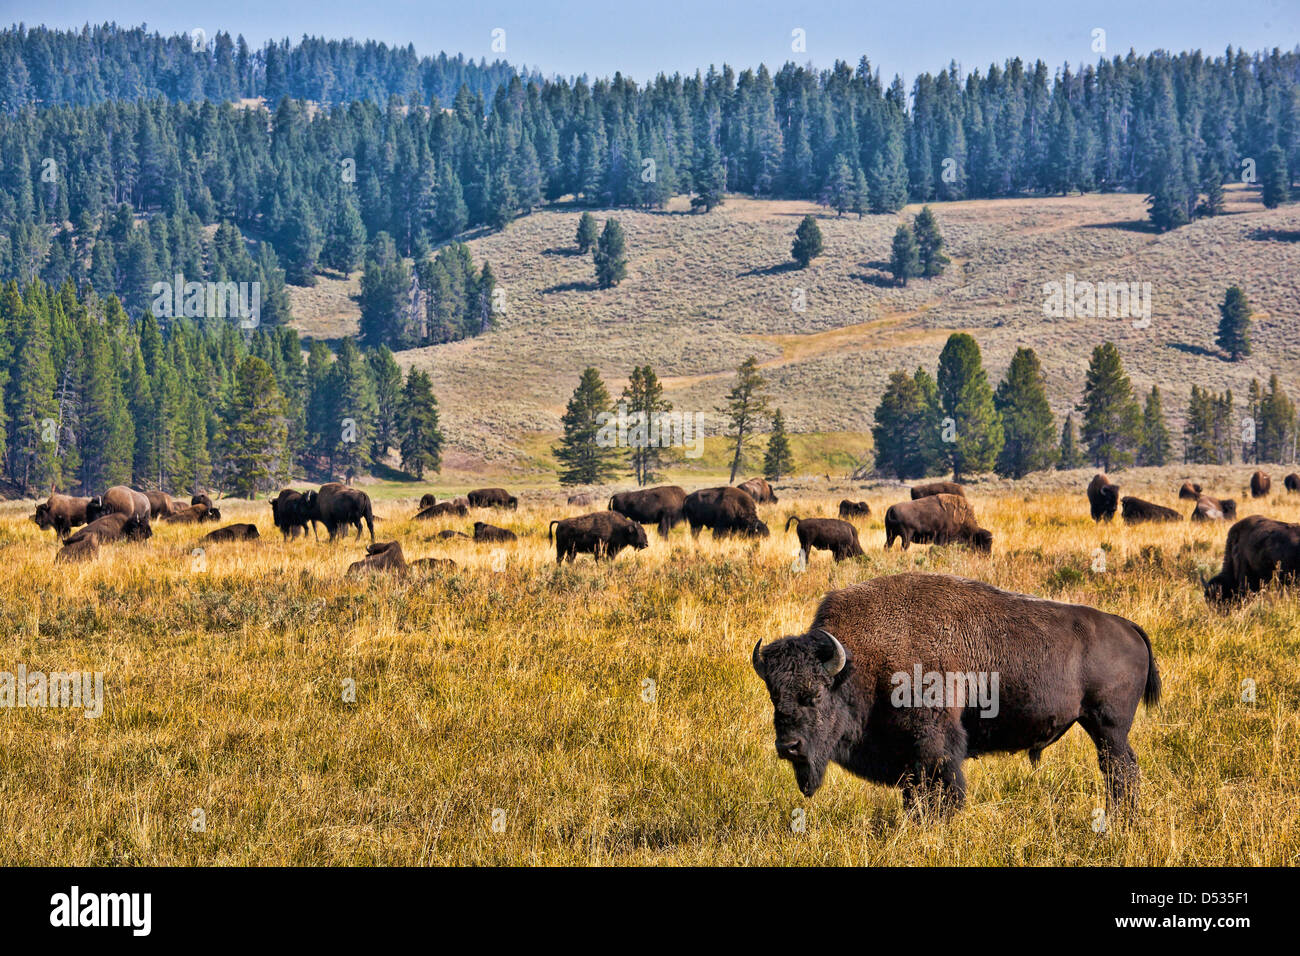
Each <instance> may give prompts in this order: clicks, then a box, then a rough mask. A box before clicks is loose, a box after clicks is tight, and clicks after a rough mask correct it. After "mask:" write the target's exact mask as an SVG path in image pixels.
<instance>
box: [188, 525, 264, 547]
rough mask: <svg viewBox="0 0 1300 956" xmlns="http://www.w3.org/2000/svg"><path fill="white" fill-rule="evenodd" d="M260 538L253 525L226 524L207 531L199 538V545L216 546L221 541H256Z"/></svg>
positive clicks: (255, 526)
mask: <svg viewBox="0 0 1300 956" xmlns="http://www.w3.org/2000/svg"><path fill="white" fill-rule="evenodd" d="M260 537H261V534H260V533H259V532H258V530H257V525H255V524H228V525H226V526H225V527H224V528H218V529H217V530H216V531H209V532H208V533H207V534H205V535H204V536H203V537H201V538H199V543H200V544H218V543H220V542H223V541H256V540H257V539H258V538H260Z"/></svg>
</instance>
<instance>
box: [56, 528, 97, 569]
mask: <svg viewBox="0 0 1300 956" xmlns="http://www.w3.org/2000/svg"><path fill="white" fill-rule="evenodd" d="M98 556H99V535H97V534H89V535H87V536H86V537H84V538H81V539H80V540H77V541H73V542H72V543H71V544H65V545H64V546H63V547H61V548H59V552H58V554H56V555H55V556H54V563H55V564H68V563H70V562H73V561H89V560H91V559H92V558H96V557H98Z"/></svg>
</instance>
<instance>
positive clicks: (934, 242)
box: [912, 206, 949, 279]
mask: <svg viewBox="0 0 1300 956" xmlns="http://www.w3.org/2000/svg"><path fill="white" fill-rule="evenodd" d="M912 232H913V233H914V235H915V237H916V248H917V255H918V257H919V259H920V263H921V275H922V276H924V277H925V278H927V279H931V278H933V277H934V276H937V275H942V274H943V270H944V268H945V267H946V266H947V265H948V262H949V259H948V257H947V256H945V255H944V254H943V236H942V235H941V234H940V232H939V223H938V221H937V220H936V219H935V218H934V213H933V212H931V211H930V207H929V206H925V207H924V208H922V210H921V211H920V212H919V213H917V214H916V219H915V220H913V222H912Z"/></svg>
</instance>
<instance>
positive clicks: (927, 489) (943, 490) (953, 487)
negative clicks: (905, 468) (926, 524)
mask: <svg viewBox="0 0 1300 956" xmlns="http://www.w3.org/2000/svg"><path fill="white" fill-rule="evenodd" d="M933 495H957V496H958V497H960V498H965V497H966V489H965V488H963V487H962V486H961V485H959V484H957V482H955V481H932V482H930V483H929V484H926V485H916V486H915V487H913V488H912V500H913V501H915V500H916V499H917V498H929V497H931V496H933Z"/></svg>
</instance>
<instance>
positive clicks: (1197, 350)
mask: <svg viewBox="0 0 1300 956" xmlns="http://www.w3.org/2000/svg"><path fill="white" fill-rule="evenodd" d="M1167 344H1168V346H1169V348H1171V349H1176V350H1177V351H1179V352H1186V353H1187V354H1188V355H1201V356H1204V357H1205V358H1214V359H1223V358H1224V356H1223V353H1222V352H1220V351H1219V350H1218V349H1207V348H1206V347H1205V346H1204V345H1191V344H1189V343H1187V342H1169V343H1167Z"/></svg>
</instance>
